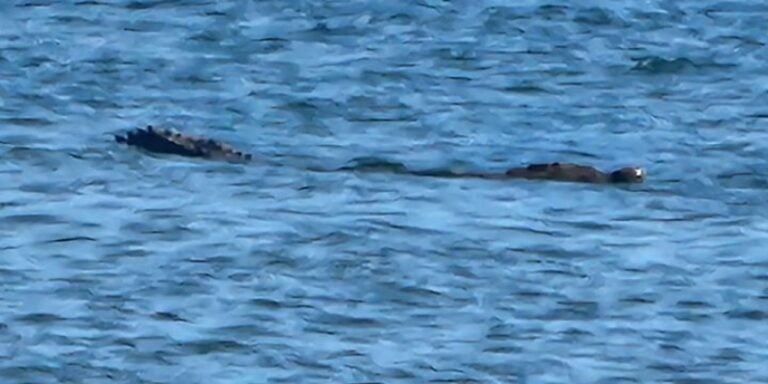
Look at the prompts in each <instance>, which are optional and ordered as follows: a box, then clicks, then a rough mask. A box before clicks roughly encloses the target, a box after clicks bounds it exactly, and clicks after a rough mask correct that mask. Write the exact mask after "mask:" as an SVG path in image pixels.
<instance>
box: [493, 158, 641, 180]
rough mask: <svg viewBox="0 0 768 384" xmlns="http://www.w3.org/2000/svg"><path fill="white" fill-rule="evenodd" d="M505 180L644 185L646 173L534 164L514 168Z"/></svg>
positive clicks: (626, 169)
mask: <svg viewBox="0 0 768 384" xmlns="http://www.w3.org/2000/svg"><path fill="white" fill-rule="evenodd" d="M504 176H505V178H520V179H534V180H535V179H540V180H558V181H572V182H582V183H642V182H643V181H644V180H645V171H644V170H643V169H642V168H638V167H625V168H621V169H618V170H616V171H613V172H610V173H606V172H602V171H599V170H597V169H595V168H594V167H590V166H587V165H579V164H567V163H550V164H532V165H529V166H527V167H524V168H512V169H510V170H508V171H507V172H506V173H505V174H504Z"/></svg>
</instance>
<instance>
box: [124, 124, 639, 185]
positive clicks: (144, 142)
mask: <svg viewBox="0 0 768 384" xmlns="http://www.w3.org/2000/svg"><path fill="white" fill-rule="evenodd" d="M115 140H116V141H117V142H118V143H123V144H127V145H130V146H134V147H138V148H141V149H143V150H146V151H149V152H155V153H165V154H174V155H180V156H186V157H197V158H204V159H212V160H224V161H229V162H238V163H242V162H249V161H251V159H252V156H251V154H248V153H245V152H241V151H238V150H236V149H234V148H233V147H232V146H230V145H228V144H225V143H223V142H220V141H218V140H214V139H209V138H203V137H195V136H189V135H186V134H182V133H179V132H175V131H171V130H168V129H164V130H158V129H155V128H154V127H152V126H151V125H150V126H147V127H146V128H144V129H141V128H139V129H134V130H131V131H129V132H128V133H126V134H125V136H120V135H116V136H115ZM318 171H323V170H318ZM327 171H331V172H333V171H378V172H381V171H389V172H392V173H399V174H410V175H416V176H431V177H442V178H482V179H496V180H504V179H528V180H552V181H566V182H581V183H595V184H604V183H616V184H626V183H642V182H643V181H644V180H645V176H646V174H645V170H643V169H642V168H640V167H635V166H632V167H624V168H620V169H617V170H615V171H612V172H603V171H600V170H598V169H596V168H594V167H592V166H588V165H580V164H572V163H560V162H554V163H541V164H531V165H528V166H524V167H515V168H511V169H508V170H507V171H506V172H504V173H473V172H458V171H454V170H450V169H436V170H410V169H408V168H407V167H405V166H404V165H403V164H400V163H391V162H387V161H380V160H378V159H371V158H365V161H353V163H352V165H348V166H345V167H342V168H339V169H335V170H327Z"/></svg>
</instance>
